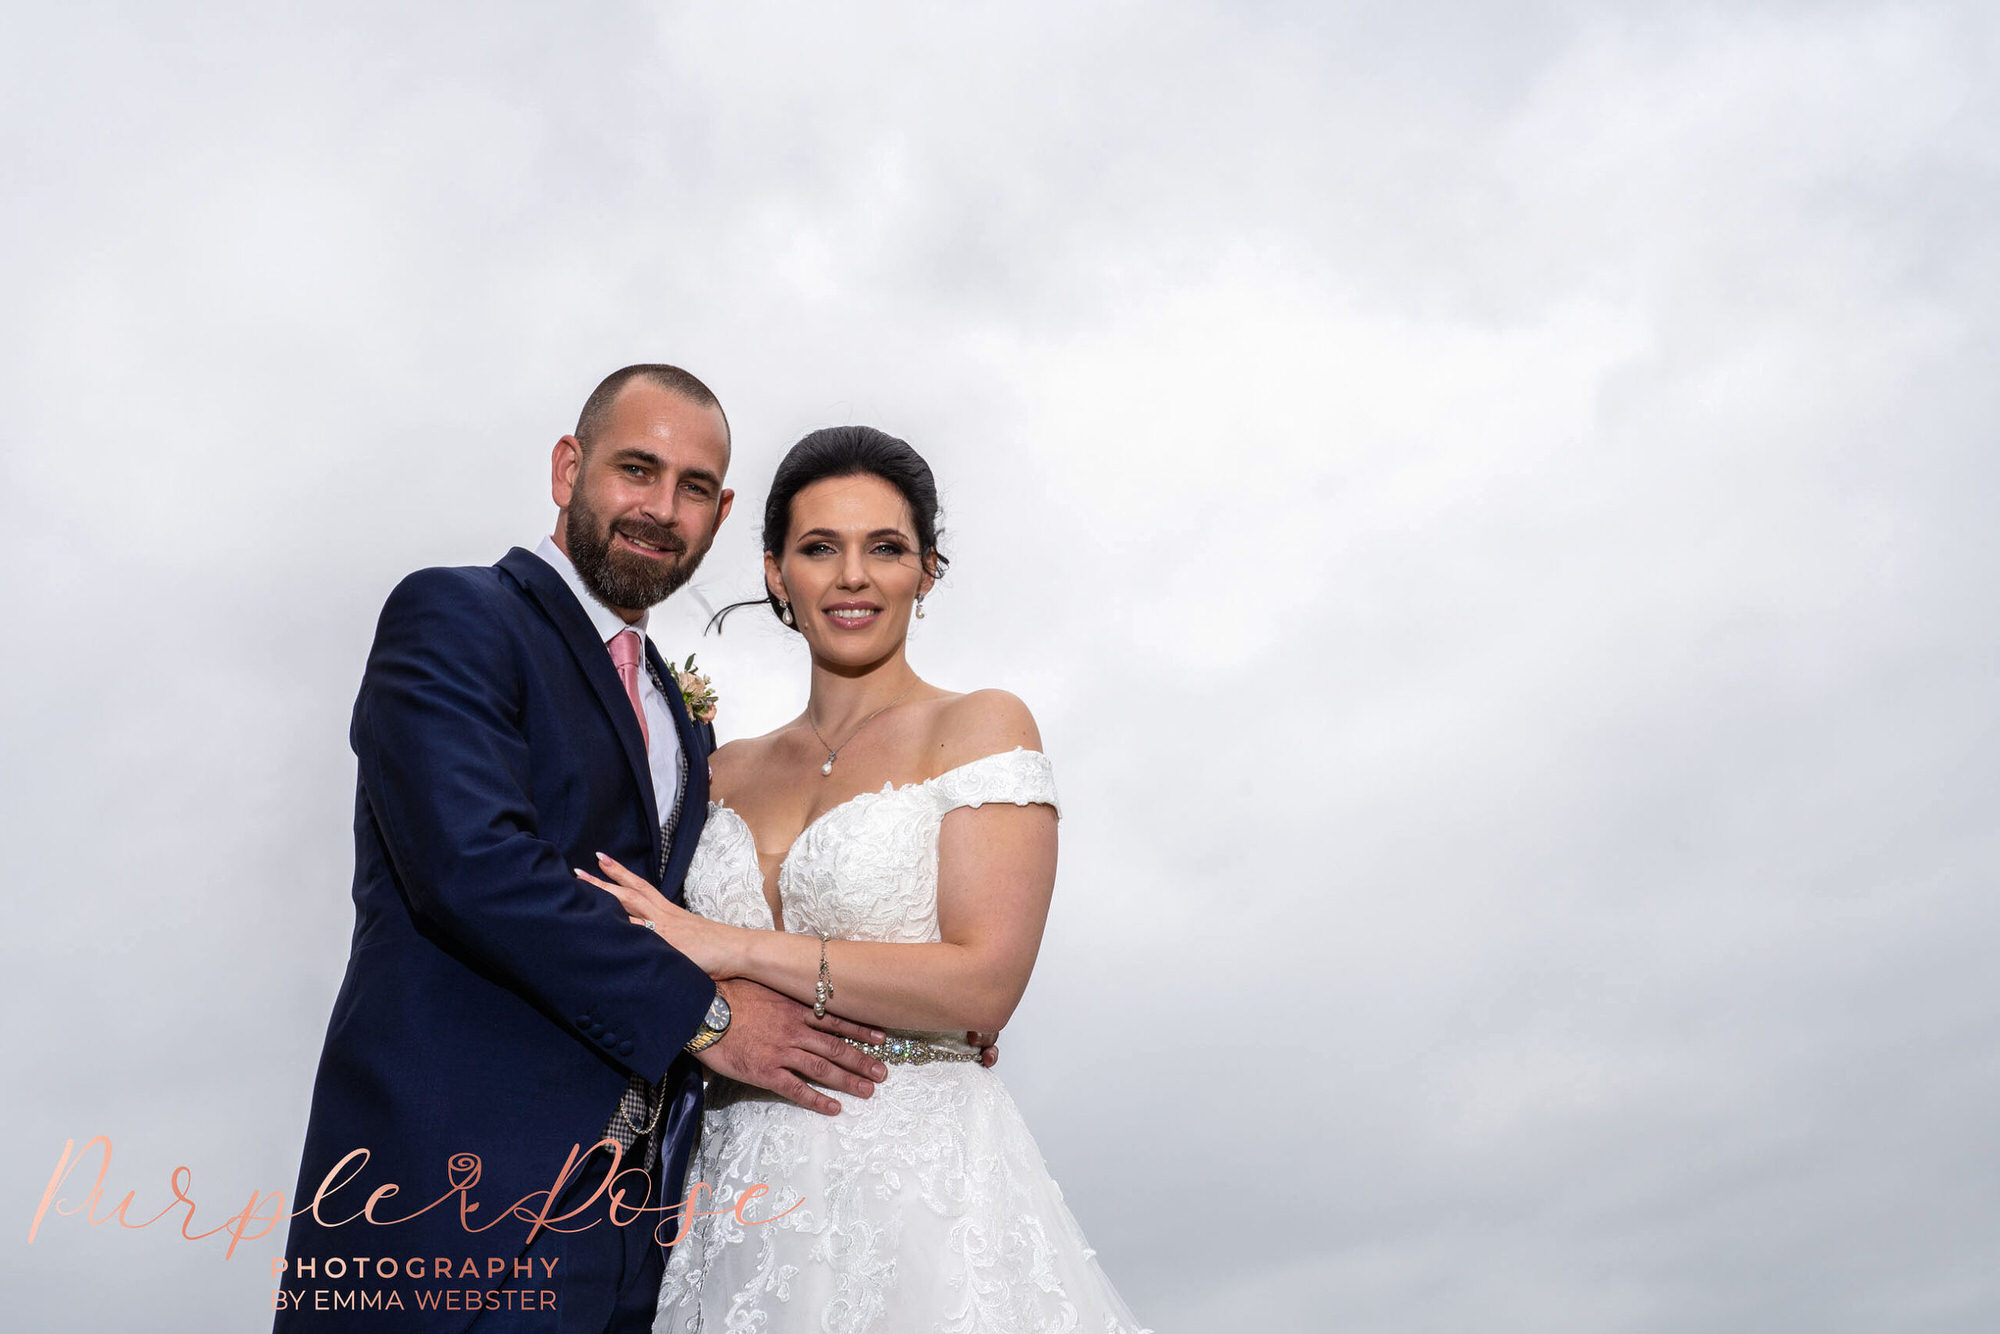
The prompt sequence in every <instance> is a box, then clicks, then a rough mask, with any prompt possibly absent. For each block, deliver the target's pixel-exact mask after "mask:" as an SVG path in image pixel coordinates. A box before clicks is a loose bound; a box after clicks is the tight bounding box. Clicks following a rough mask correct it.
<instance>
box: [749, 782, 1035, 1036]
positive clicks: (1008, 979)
mask: <svg viewBox="0 0 2000 1334" xmlns="http://www.w3.org/2000/svg"><path fill="white" fill-rule="evenodd" d="M1055 877H1056V813H1055V811H1054V810H1053V809H1052V808H1050V807H1048V806H1013V805H1004V804H990V805H986V806H980V807H977V808H973V807H960V808H959V809H957V810H955V811H952V812H951V813H949V814H948V815H946V816H945V817H944V828H943V830H942V831H941V832H940V834H939V836H938V934H939V936H940V937H941V939H940V941H939V942H938V943H937V944H924V945H894V944H885V943H881V942H876V941H868V940H830V941H828V942H827V944H826V962H827V974H828V978H829V980H830V981H831V982H832V984H833V989H834V998H833V1000H832V1001H830V1002H829V1007H830V1008H832V1009H835V1010H837V1011H838V1012H839V1013H840V1014H841V1015H842V1016H843V1017H844V1018H847V1019H851V1020H853V1021H855V1022H856V1023H866V1024H873V1025H875V1026H876V1027H878V1028H914V1029H961V1028H970V1029H979V1030H981V1031H983V1032H988V1033H990V1032H994V1031H996V1030H998V1029H1002V1028H1005V1027H1006V1026H1007V1021H1008V1020H1009V1019H1010V1018H1011V1017H1012V1016H1013V1013H1014V1007H1015V1006H1016V1005H1018V1004H1019V1003H1020V1000H1021V994H1022V993H1023V992H1024V991H1026V990H1027V987H1028V976H1029V974H1030V973H1032V972H1033V971H1034V967H1035V955H1036V953H1037V952H1038V951H1039V950H1040V949H1041V944H1042V928H1043V926H1044V924H1045V923H1046V922H1047V921H1048V916H1049V898H1050V896H1051V894H1052V893H1053V891H1054V889H1055ZM744 934H745V937H746V939H745V941H744V942H743V944H744V946H745V948H744V949H743V950H742V953H741V956H740V959H739V967H740V968H741V969H742V974H741V975H742V976H745V977H753V978H755V979H756V980H757V981H759V982H762V983H763V984H764V985H765V986H768V987H770V988H772V989H773V990H775V991H782V992H784V993H785V994H786V995H788V996H792V997H794V998H795V999H798V1000H801V1001H805V1002H807V1003H808V1004H810V1003H811V1002H812V1000H813V995H814V991H813V988H814V987H815V985H816V984H817V983H818V981H819V954H820V942H819V938H818V937H817V936H805V935H796V934H791V933H787V932H781V931H750V932H745V933H744Z"/></svg>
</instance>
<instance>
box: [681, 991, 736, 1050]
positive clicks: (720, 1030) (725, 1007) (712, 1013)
mask: <svg viewBox="0 0 2000 1334" xmlns="http://www.w3.org/2000/svg"><path fill="white" fill-rule="evenodd" d="M728 1031H729V1002H728V1001H726V1000H724V999H722V993H721V992H720V991H718V992H716V993H715V999H714V1000H712V1001H710V1002H709V1003H708V1013H707V1014H705V1015H703V1016H702V1019H701V1027H700V1028H697V1029H696V1030H695V1031H694V1036H693V1037H691V1038H689V1039H688V1044H687V1047H686V1048H685V1050H686V1051H687V1054H688V1055H690V1056H692V1055H694V1054H695V1053H696V1052H698V1051H700V1050H701V1049H702V1048H703V1047H712V1046H714V1045H715V1044H716V1043H718V1042H720V1041H721V1040H722V1035H723V1034H724V1033H727V1032H728Z"/></svg>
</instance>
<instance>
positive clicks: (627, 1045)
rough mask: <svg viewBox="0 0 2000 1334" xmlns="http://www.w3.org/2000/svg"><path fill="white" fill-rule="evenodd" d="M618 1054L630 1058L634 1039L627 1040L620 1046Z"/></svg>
mask: <svg viewBox="0 0 2000 1334" xmlns="http://www.w3.org/2000/svg"><path fill="white" fill-rule="evenodd" d="M618 1054H619V1055H620V1056H630V1055H631V1054H632V1039H630V1038H626V1039H625V1040H624V1041H623V1042H621V1043H619V1044H618Z"/></svg>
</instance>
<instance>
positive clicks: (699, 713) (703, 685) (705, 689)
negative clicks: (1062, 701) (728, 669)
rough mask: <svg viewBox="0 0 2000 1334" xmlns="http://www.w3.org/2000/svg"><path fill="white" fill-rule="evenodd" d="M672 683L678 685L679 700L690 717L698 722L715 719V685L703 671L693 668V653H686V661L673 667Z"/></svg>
mask: <svg viewBox="0 0 2000 1334" xmlns="http://www.w3.org/2000/svg"><path fill="white" fill-rule="evenodd" d="M674 683H675V684H676V685H678V686H679V687H680V690H681V702H682V703H683V704H686V705H687V711H688V716H689V717H690V718H693V719H694V720H695V721H696V722H698V723H712V722H714V721H715V687H714V686H713V685H711V684H709V680H708V677H707V675H706V674H705V673H702V672H698V671H696V670H695V669H694V654H692V653H690V654H688V660H687V662H686V663H685V664H683V665H682V666H679V667H676V668H674Z"/></svg>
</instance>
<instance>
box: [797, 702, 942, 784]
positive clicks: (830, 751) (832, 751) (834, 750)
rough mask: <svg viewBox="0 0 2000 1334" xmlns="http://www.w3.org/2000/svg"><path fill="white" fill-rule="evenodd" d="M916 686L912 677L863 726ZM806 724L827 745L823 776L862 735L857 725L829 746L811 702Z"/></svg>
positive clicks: (885, 711)
mask: <svg viewBox="0 0 2000 1334" xmlns="http://www.w3.org/2000/svg"><path fill="white" fill-rule="evenodd" d="M916 688H917V683H916V680H915V679H914V678H912V679H911V681H910V683H909V684H908V685H906V686H904V687H903V694H902V695H898V696H896V698H894V699H892V700H890V701H889V702H888V703H887V704H884V705H883V706H882V707H881V708H879V709H877V710H875V712H873V713H871V714H869V715H868V716H867V717H866V718H863V719H862V720H861V727H866V726H868V724H870V723H872V722H874V721H875V720H876V719H877V718H879V717H881V716H882V715H883V714H884V713H887V712H888V711H889V710H890V709H893V708H895V707H896V706H897V705H898V704H901V703H902V702H903V695H907V694H909V693H910V692H911V691H912V690H915V689H916ZM806 726H807V727H810V728H812V730H813V735H814V736H816V737H819V744H820V745H822V746H826V763H825V764H822V765H821V766H820V767H819V771H820V775H821V777H824V776H826V775H827V774H830V773H832V772H833V762H834V761H835V760H837V759H839V758H840V752H841V751H843V750H846V749H847V748H848V746H850V745H852V744H853V742H854V738H856V737H858V736H860V735H861V727H857V728H855V729H854V730H853V731H852V732H849V733H848V734H847V740H845V741H843V742H841V743H840V745H839V746H837V747H836V746H827V743H826V738H825V737H823V736H820V735H819V724H818V723H816V722H814V721H813V713H812V705H810V704H808V705H806Z"/></svg>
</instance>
